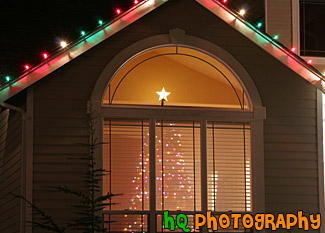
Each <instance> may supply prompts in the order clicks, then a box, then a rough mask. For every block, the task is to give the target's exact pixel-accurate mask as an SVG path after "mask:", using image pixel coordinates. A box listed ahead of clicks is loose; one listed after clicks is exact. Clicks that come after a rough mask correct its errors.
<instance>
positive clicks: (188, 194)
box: [156, 121, 201, 211]
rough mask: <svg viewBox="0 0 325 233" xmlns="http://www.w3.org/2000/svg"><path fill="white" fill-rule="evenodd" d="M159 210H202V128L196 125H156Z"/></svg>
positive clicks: (166, 123) (162, 123)
mask: <svg viewBox="0 0 325 233" xmlns="http://www.w3.org/2000/svg"><path fill="white" fill-rule="evenodd" d="M156 150H157V151H156V156H157V168H156V171H157V209H158V210H171V211H173V210H183V211H194V210H200V201H201V198H200V185H201V182H200V179H201V178H200V166H201V165H200V127H199V124H198V123H195V122H165V121H164V122H158V123H157V126H156Z"/></svg>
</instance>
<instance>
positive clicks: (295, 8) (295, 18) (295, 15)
mask: <svg viewBox="0 0 325 233" xmlns="http://www.w3.org/2000/svg"><path fill="white" fill-rule="evenodd" d="M291 4H292V8H291V9H292V14H291V15H292V43H293V47H295V48H297V54H298V55H299V56H300V10H299V0H292V2H291ZM301 57H302V58H303V59H304V60H308V59H310V58H312V59H313V64H314V65H324V64H325V57H314V56H301ZM321 72H324V74H325V70H324V71H322V70H321Z"/></svg>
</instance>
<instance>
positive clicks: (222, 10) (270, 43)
mask: <svg viewBox="0 0 325 233" xmlns="http://www.w3.org/2000/svg"><path fill="white" fill-rule="evenodd" d="M196 1H197V2H198V3H200V4H201V5H202V6H204V7H205V8H207V9H208V10H210V11H211V12H212V13H213V14H215V15H216V16H218V17H219V18H221V19H222V20H223V21H224V22H226V23H227V24H229V25H230V26H231V27H233V28H234V29H236V30H237V31H238V32H240V33H241V34H242V35H244V36H245V37H247V38H248V39H250V40H251V41H252V42H254V43H255V44H256V45H258V46H259V47H261V48H262V49H264V50H265V51H266V52H268V53H269V54H271V55H272V56H273V57H275V58H276V59H277V60H279V61H280V62H282V63H283V64H285V65H286V66H287V67H289V68H290V69H291V70H293V71H294V72H296V73H297V74H298V75H300V76H301V77H302V78H304V79H305V80H307V81H308V82H310V83H311V84H313V85H314V86H316V87H317V88H318V89H320V90H321V91H322V92H325V83H324V81H325V79H324V76H323V74H321V73H320V72H319V71H318V70H317V69H316V68H314V67H313V66H311V65H308V64H307V63H306V62H305V60H303V59H302V58H301V57H299V56H298V55H296V54H294V53H291V52H290V51H289V50H288V49H287V48H286V47H285V46H284V45H282V44H281V43H279V42H277V41H274V40H273V39H272V37H270V36H269V35H267V34H266V33H263V32H261V31H260V30H259V29H258V28H257V27H255V26H253V25H252V24H250V23H249V22H247V21H245V20H244V19H243V18H242V17H241V16H240V15H239V14H238V13H236V12H233V11H231V10H229V9H228V8H227V7H226V6H225V5H223V4H222V3H221V2H218V1H216V0H196ZM216 6H217V7H216Z"/></svg>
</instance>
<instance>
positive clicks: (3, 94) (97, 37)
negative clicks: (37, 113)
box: [0, 0, 325, 101]
mask: <svg viewBox="0 0 325 233" xmlns="http://www.w3.org/2000/svg"><path fill="white" fill-rule="evenodd" d="M168 1H171V0H144V1H142V2H141V3H139V4H138V5H136V6H134V7H133V8H131V9H130V10H128V11H126V12H125V13H123V14H121V15H119V16H118V17H116V18H115V19H114V20H112V21H110V22H108V23H106V24H105V25H103V26H101V27H99V28H97V29H96V30H95V31H93V32H92V33H90V34H88V35H87V36H85V37H83V38H81V39H80V40H78V41H76V42H74V43H71V44H69V45H68V46H67V47H66V48H65V49H62V50H60V51H59V52H58V53H56V54H54V55H53V56H51V57H50V58H49V59H48V60H46V61H44V62H43V63H41V64H39V65H38V66H36V67H34V68H33V69H32V70H30V71H28V72H26V73H25V74H23V75H22V76H20V77H19V78H18V79H16V80H14V81H13V82H10V83H7V84H5V85H3V86H2V87H1V88H0V101H6V100H7V99H9V98H10V97H12V96H14V95H15V94H17V93H19V92H20V91H22V90H24V89H25V88H27V87H29V86H31V85H32V84H34V83H35V82H37V81H38V80H40V79H42V78H44V77H46V76H47V75H49V74H50V73H52V72H54V71H55V70H57V69H59V68H60V67H62V66H63V65H65V64H67V63H69V62H70V61H71V60H73V59H75V58H77V57H78V56H80V55H81V54H83V53H85V52H86V51H88V50H90V49H91V48H93V47H94V46H96V45H97V44H99V43H101V42H102V41H104V40H106V39H107V38H109V37H111V36H112V35H114V34H115V33H117V32H119V31H120V30H122V29H123V28H125V27H127V26H128V25H130V24H131V23H133V22H135V21H137V20H138V19H140V18H141V17H143V16H145V15H146V14H148V13H150V12H151V11H153V10H154V9H156V8H158V7H159V6H161V5H162V4H164V3H165V2H168ZM195 1H196V2H198V3H199V4H201V5H202V6H204V7H205V8H207V9H208V10H209V11H211V12H212V13H213V14H215V15H216V16H218V17H219V18H220V19H222V20H223V21H224V22H226V23H227V24H229V25H230V26H231V27H233V28H234V29H236V30H237V31H238V32H240V33H241V34H243V35H244V36H245V37H247V38H248V39H250V40H251V41H252V42H254V43H255V44H256V45H258V46H259V47H261V48H262V49H264V50H265V51H266V52H268V53H269V54H271V55H272V56H273V57H275V58H276V59H278V60H279V61H280V62H282V63H283V64H285V65H286V66H287V67H289V68H290V69H291V70H293V71H294V72H296V73H297V74H299V75H300V76H301V77H302V78H304V79H305V80H307V81H308V82H310V83H312V84H313V85H314V86H316V87H317V88H318V89H320V90H321V91H323V92H325V85H324V81H325V79H324V77H323V75H322V74H321V73H320V72H318V71H317V70H316V69H314V68H313V67H312V66H310V65H308V64H306V62H305V61H304V60H303V59H301V58H300V57H299V56H297V55H295V54H293V53H291V52H290V51H288V49H287V48H286V47H285V46H283V45H281V44H280V43H278V42H276V41H274V40H273V39H272V38H271V37H270V36H268V35H267V34H265V33H263V32H261V31H259V30H258V28H257V27H255V26H253V25H252V24H250V23H248V22H247V21H245V20H244V19H243V18H242V17H241V16H240V15H239V14H238V13H236V12H233V11H231V10H230V9H228V8H227V7H226V6H225V5H224V4H222V3H220V2H218V1H215V0H195Z"/></svg>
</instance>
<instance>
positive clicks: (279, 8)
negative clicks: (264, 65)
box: [265, 0, 292, 48]
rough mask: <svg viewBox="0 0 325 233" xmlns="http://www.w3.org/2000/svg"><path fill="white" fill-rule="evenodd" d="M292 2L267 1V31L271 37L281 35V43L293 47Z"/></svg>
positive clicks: (289, 0)
mask: <svg viewBox="0 0 325 233" xmlns="http://www.w3.org/2000/svg"><path fill="white" fill-rule="evenodd" d="M291 7H292V5H291V0H266V2H265V10H266V29H267V33H268V34H270V35H271V36H274V35H276V34H277V35H279V41H280V42H281V43H282V44H284V45H285V46H287V47H288V48H291V47H292V15H291Z"/></svg>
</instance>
